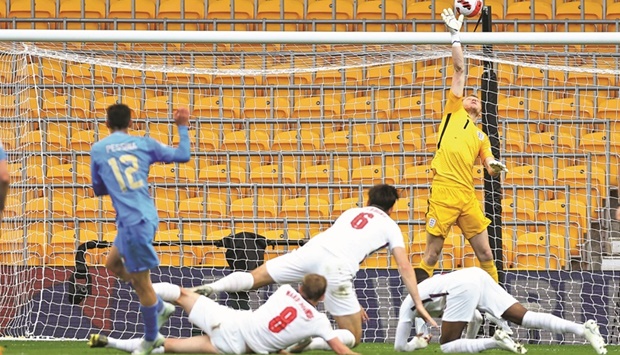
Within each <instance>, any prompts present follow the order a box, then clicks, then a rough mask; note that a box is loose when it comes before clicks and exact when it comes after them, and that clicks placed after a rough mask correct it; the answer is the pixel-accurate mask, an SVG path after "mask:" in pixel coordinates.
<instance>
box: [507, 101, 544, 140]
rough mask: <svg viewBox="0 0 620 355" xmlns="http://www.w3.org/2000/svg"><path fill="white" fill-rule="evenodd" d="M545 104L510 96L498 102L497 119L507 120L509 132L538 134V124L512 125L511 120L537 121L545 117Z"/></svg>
mask: <svg viewBox="0 0 620 355" xmlns="http://www.w3.org/2000/svg"><path fill="white" fill-rule="evenodd" d="M543 105H544V102H542V101H539V100H529V99H528V98H526V97H522V96H508V97H504V98H502V99H500V100H499V101H498V102H497V117H498V118H499V119H504V120H506V123H507V124H508V126H507V128H508V129H509V130H514V131H517V132H518V133H521V134H522V135H526V134H529V133H536V132H538V124H537V123H512V122H510V120H511V119H519V120H527V119H531V120H535V119H538V118H542V117H543V115H544V106H543Z"/></svg>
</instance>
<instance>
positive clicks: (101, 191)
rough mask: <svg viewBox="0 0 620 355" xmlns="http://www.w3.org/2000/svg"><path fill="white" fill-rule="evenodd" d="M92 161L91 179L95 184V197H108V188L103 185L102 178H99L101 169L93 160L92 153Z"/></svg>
mask: <svg viewBox="0 0 620 355" xmlns="http://www.w3.org/2000/svg"><path fill="white" fill-rule="evenodd" d="M90 160H91V164H90V179H91V181H92V183H93V191H94V192H95V196H104V195H108V188H107V187H106V186H105V184H104V183H103V180H102V179H101V176H99V167H98V165H97V162H96V161H95V160H94V159H92V151H91V159H90Z"/></svg>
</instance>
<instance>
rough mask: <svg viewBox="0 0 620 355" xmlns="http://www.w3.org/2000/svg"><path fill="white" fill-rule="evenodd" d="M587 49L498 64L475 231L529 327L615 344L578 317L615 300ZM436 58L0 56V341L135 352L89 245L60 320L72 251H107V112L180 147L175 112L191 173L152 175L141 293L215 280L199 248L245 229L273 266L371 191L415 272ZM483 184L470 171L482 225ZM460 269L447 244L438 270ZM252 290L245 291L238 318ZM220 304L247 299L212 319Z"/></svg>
mask: <svg viewBox="0 0 620 355" xmlns="http://www.w3.org/2000/svg"><path fill="white" fill-rule="evenodd" d="M604 49H605V48H604V47H599V50H598V51H597V53H594V54H590V55H585V54H584V55H581V54H580V55H568V52H566V50H567V48H565V47H562V48H559V47H555V48H542V47H531V48H530V47H524V46H520V47H502V48H496V51H495V52H494V54H493V56H492V57H491V59H490V61H491V62H492V63H493V67H494V70H495V72H496V75H497V81H498V85H499V89H498V91H497V97H498V104H497V116H498V118H499V125H498V130H499V133H500V151H501V156H502V160H503V161H505V162H506V164H507V166H508V169H509V170H510V172H509V173H507V174H505V176H504V177H503V191H502V199H501V210H494V211H501V212H494V211H487V213H501V218H502V220H503V225H502V236H501V240H502V243H501V244H502V250H503V260H504V269H505V270H507V271H508V272H507V274H506V280H507V285H509V286H508V289H509V291H511V293H513V294H515V295H516V296H518V298H519V299H520V300H521V301H523V302H525V303H527V304H528V305H530V306H531V307H534V308H535V307H539V308H540V309H541V310H543V311H548V312H555V313H556V314H558V315H561V316H565V317H566V318H570V317H573V318H574V319H575V320H577V321H582V320H583V319H582V317H588V318H590V317H596V318H597V319H599V320H600V321H603V320H604V323H605V324H606V323H609V324H611V323H612V316H611V313H609V318H605V317H607V316H608V313H607V311H606V310H604V309H602V308H598V307H595V306H594V303H593V302H592V301H590V303H587V299H589V297H591V296H592V295H598V296H597V297H602V298H603V300H604V302H605V304H607V302H608V301H609V299H611V298H614V299H615V298H617V293H618V291H617V287H613V285H611V284H610V283H609V282H610V281H609V280H608V278H609V277H611V276H613V275H612V274H607V273H600V272H599V273H597V271H598V270H601V268H604V266H605V258H606V256H607V255H608V254H609V253H610V249H609V247H608V243H607V242H608V241H609V236H610V231H611V225H610V223H609V222H608V221H609V216H610V210H611V208H612V207H615V206H612V202H611V201H612V199H611V196H612V195H614V194H615V187H616V186H617V184H618V181H617V175H618V167H619V165H618V159H617V154H618V146H619V145H620V137H618V136H617V133H615V132H616V129H615V122H616V118H617V117H618V111H619V110H620V99H619V98H618V95H617V94H618V90H617V86H616V84H617V77H618V74H619V70H618V62H617V58H616V57H615V56H614V55H613V54H611V53H606V51H605V50H604ZM611 49H614V48H610V50H611ZM581 53H582V52H581ZM450 56H451V54H450V51H449V48H448V47H444V46H419V45H418V46H413V45H409V46H405V45H391V46H375V45H364V46H361V45H360V46H357V45H340V46H326V45H291V44H286V45H273V44H262V45H249V44H230V45H221V44H166V45H163V44H161V45H159V44H137V43H135V44H128V43H114V44H111V43H110V44H107V43H86V44H82V45H77V44H73V43H62V44H51V43H37V44H21V43H3V44H1V45H0V66H1V70H0V75H1V76H2V80H0V82H1V84H0V91H1V93H0V94H1V96H0V104H1V105H2V106H1V109H0V112H1V125H2V126H1V131H0V139H1V141H2V142H3V144H4V146H5V148H6V149H7V150H8V156H9V167H10V171H11V177H12V187H11V192H10V195H9V198H8V202H7V205H8V207H7V211H6V212H5V218H4V222H3V224H2V242H1V243H0V247H1V249H0V264H1V266H0V268H1V270H2V272H1V273H0V277H1V278H2V282H0V287H1V288H2V292H0V307H1V308H2V309H3V312H2V313H1V314H2V315H0V334H2V335H5V336H53V337H61V338H84V337H86V335H87V334H88V333H90V332H92V331H93V329H107V330H111V331H113V332H114V333H112V334H111V335H115V336H118V337H132V336H137V335H139V334H141V329H140V328H136V326H135V325H134V324H136V323H139V317H138V311H137V299H136V297H135V295H134V294H133V293H131V292H130V290H129V287H128V286H126V285H123V284H120V283H118V282H117V281H116V279H115V278H113V277H112V276H110V275H108V273H107V271H105V268H104V267H103V264H104V263H105V259H106V254H107V252H108V248H107V247H106V246H107V244H105V243H101V244H99V247H97V248H91V249H88V250H87V251H86V263H87V265H89V266H90V273H91V274H93V280H92V284H93V290H92V291H91V296H89V297H87V298H86V300H85V301H84V303H83V304H81V305H80V307H74V306H72V305H70V304H68V302H67V292H68V287H69V284H70V283H72V282H73V281H71V280H70V276H71V273H72V270H73V266H74V265H75V255H76V250H77V248H78V246H79V245H80V244H82V243H84V242H86V241H91V240H94V241H99V242H112V241H113V239H114V237H115V231H116V229H115V227H114V211H113V209H112V205H111V202H110V200H109V199H107V198H97V197H94V195H93V192H92V189H91V188H90V170H89V162H90V156H89V149H90V145H91V144H92V143H93V142H95V141H97V140H100V139H101V138H103V137H105V136H107V135H108V134H109V132H108V129H107V128H106V126H105V110H106V108H107V107H108V106H109V105H110V104H113V103H117V102H122V103H125V104H127V105H129V106H130V107H131V108H132V110H133V117H134V119H133V123H132V127H131V130H130V134H132V135H139V136H145V135H146V136H150V137H152V138H155V139H157V140H159V141H161V142H163V143H166V144H169V145H175V144H177V139H178V135H177V132H176V127H175V126H174V124H173V123H172V120H171V116H172V113H173V111H174V110H175V109H176V108H178V107H188V108H189V109H190V112H191V120H190V121H191V127H190V139H191V145H192V148H191V149H192V159H191V160H190V162H189V163H187V164H172V165H155V166H153V167H152V169H151V173H150V178H149V183H150V188H151V193H152V195H153V197H154V199H155V204H156V206H157V209H158V212H159V217H160V224H159V231H158V233H157V235H156V238H155V243H156V250H157V251H158V253H159V257H160V260H161V264H162V266H161V267H160V268H159V269H158V270H156V271H155V276H154V278H155V280H164V281H171V282H173V283H177V284H181V285H184V286H192V285H198V284H200V283H202V282H204V281H210V280H214V279H217V278H219V277H221V276H222V275H223V274H225V273H227V272H228V271H229V269H228V264H227V262H226V259H225V254H224V253H225V249H224V248H221V247H218V246H217V245H216V242H217V241H218V240H221V239H222V238H223V237H225V236H227V235H230V234H234V233H239V232H242V231H252V232H256V233H258V234H261V235H263V236H265V237H266V238H267V239H268V240H271V241H275V242H276V243H275V244H277V245H275V246H270V247H268V248H267V249H266V252H265V259H270V258H273V257H276V256H277V255H281V254H282V253H285V252H288V251H290V250H292V249H294V248H296V247H297V246H296V245H297V241H303V240H308V239H309V238H311V237H312V236H314V235H316V234H317V233H318V232H320V231H322V230H325V229H326V228H327V227H329V226H330V225H331V223H332V221H333V220H335V219H336V218H337V217H338V216H339V215H340V213H342V211H344V210H346V209H348V208H351V207H354V206H361V205H362V204H363V203H364V201H365V198H366V196H365V193H366V191H367V190H368V189H369V188H370V187H371V186H372V185H374V184H376V183H380V182H384V183H390V184H395V185H397V186H398V188H399V189H400V193H401V200H400V201H399V202H398V204H397V205H396V206H395V209H394V213H393V215H392V216H393V217H394V218H395V219H396V220H397V221H398V223H399V225H400V227H401V230H402V232H403V238H404V240H405V241H406V245H407V246H408V248H409V253H410V256H411V259H412V262H413V263H414V264H417V263H418V262H419V261H420V259H421V257H422V255H423V252H424V244H425V240H426V238H425V236H424V215H425V212H426V208H427V202H426V200H427V198H428V194H429V189H428V188H429V184H430V182H431V179H432V174H433V173H432V170H431V169H430V162H431V159H432V156H433V153H434V151H435V149H436V144H437V138H438V135H437V133H438V132H437V129H438V126H439V123H440V120H441V115H442V109H443V105H444V103H445V98H446V95H447V93H448V90H449V86H450V83H451V75H452V73H453V69H452V66H451V60H450ZM484 60H489V58H488V57H486V56H484V55H483V54H482V49H481V48H479V47H476V46H469V47H467V50H466V64H467V66H466V67H467V79H466V92H467V93H472V94H478V95H480V94H481V80H480V78H481V76H482V73H483V71H484V66H483V62H484ZM487 95H488V93H487ZM483 174H484V169H483V168H482V165H481V162H477V164H476V166H475V167H474V176H475V184H476V186H477V189H476V192H477V196H478V198H479V200H480V203H481V208H484V190H483V184H484V175H483ZM491 217H497V216H491ZM472 265H477V261H476V258H475V256H474V253H473V250H472V249H471V247H470V246H469V244H468V243H466V242H465V240H464V238H463V236H462V234H461V232H460V230H459V229H458V228H457V227H456V226H455V227H453V229H452V231H451V233H450V235H449V236H447V238H446V241H445V245H444V249H443V253H442V256H441V258H440V263H439V268H441V269H446V270H449V269H456V268H461V267H467V266H472ZM541 275H542V276H541ZM358 276H359V277H358V280H357V281H356V286H357V287H358V290H359V293H358V295H359V297H360V301H361V302H362V304H363V305H364V306H365V308H366V309H367V312H368V314H369V315H370V316H371V320H372V321H371V323H370V324H368V325H367V326H366V328H365V333H364V339H365V341H385V339H388V340H390V339H393V332H394V330H395V325H396V321H397V312H396V311H395V310H396V309H397V307H398V306H399V305H400V303H398V302H397V303H395V304H392V303H390V302H389V301H387V300H389V299H390V297H392V298H394V299H398V298H399V297H400V295H402V292H403V289H402V286H401V284H400V278H399V277H398V273H397V272H396V270H395V264H394V262H393V261H392V260H391V258H390V257H389V254H388V253H387V252H386V251H379V252H378V253H377V254H374V255H372V256H370V257H369V258H368V259H367V260H366V261H365V262H364V263H363V264H362V266H361V270H360V274H358ZM76 282H77V281H76ZM542 284H545V285H546V286H545V285H542ZM576 285H578V286H576ZM545 287H546V288H545ZM571 287H572V288H571ZM577 287H580V289H579V290H577V289H576V288H577ZM541 290H553V292H555V293H554V294H553V295H551V294H550V295H545V294H543V293H544V292H543V291H541ZM269 292H270V289H266V290H262V291H259V292H253V293H251V294H250V298H249V302H250V304H251V305H254V306H255V305H257V304H259V303H260V302H261V299H263V298H264V297H266V295H267V294H268V293H269ZM545 292H547V291H545ZM549 292H551V291H549ZM553 292H552V293H553ZM614 292H615V293H614ZM533 294H534V295H536V297H538V298H536V297H533V296H532V295H533ZM557 295H560V296H557ZM234 297H242V296H240V295H229V296H228V298H227V300H229V301H230V300H232V299H233V298H234ZM558 297H559V298H558ZM534 298H536V301H532V299H534ZM541 300H544V302H543V301H541ZM556 300H561V302H559V301H558V302H556ZM545 302H547V303H549V304H547V303H545ZM554 302H555V303H554ZM584 302H585V304H586V305H585V306H584V305H583V304H584ZM551 303H553V304H551ZM610 304H611V303H610ZM588 305H590V306H588ZM4 310H7V312H4ZM85 316H86V317H87V318H90V319H88V320H85V318H84V317H85ZM132 320H134V321H132ZM183 322H184V321H183V320H182V318H181V317H180V316H179V317H173V321H172V322H171V323H170V325H167V326H166V328H165V329H166V330H165V332H167V334H170V335H172V336H181V335H184V336H187V335H188V333H187V332H188V329H191V327H189V326H188V324H187V323H183ZM610 329H611V328H610ZM606 331H607V330H604V332H606ZM521 336H523V337H526V338H530V339H534V340H536V339H538V340H540V341H557V340H563V341H568V342H573V341H581V340H580V339H573V338H570V339H569V338H568V337H566V338H562V339H559V338H556V337H553V336H551V335H549V334H543V335H541V334H538V333H537V334H530V333H523V334H521Z"/></svg>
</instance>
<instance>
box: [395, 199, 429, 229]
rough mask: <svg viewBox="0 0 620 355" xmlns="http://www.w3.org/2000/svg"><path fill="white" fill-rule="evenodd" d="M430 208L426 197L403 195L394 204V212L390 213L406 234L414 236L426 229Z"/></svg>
mask: <svg viewBox="0 0 620 355" xmlns="http://www.w3.org/2000/svg"><path fill="white" fill-rule="evenodd" d="M427 210H428V201H427V200H426V199H424V198H414V199H411V198H409V197H401V198H400V199H398V201H396V203H395V204H394V208H393V210H392V214H391V215H390V216H391V217H392V218H393V219H394V220H395V221H396V222H397V223H398V226H399V227H400V230H401V231H402V232H403V233H404V234H406V235H410V233H413V234H411V236H414V235H419V233H420V232H423V231H424V230H425V228H426V227H425V224H424V223H425V221H426V211H427ZM412 221H414V222H422V223H421V224H411V225H410V224H407V223H406V222H412Z"/></svg>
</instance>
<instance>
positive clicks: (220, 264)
mask: <svg viewBox="0 0 620 355" xmlns="http://www.w3.org/2000/svg"><path fill="white" fill-rule="evenodd" d="M201 250H202V257H201V258H200V260H199V261H198V262H197V265H196V266H202V267H213V268H227V267H228V263H227V262H226V256H225V254H224V253H225V249H224V248H220V247H217V246H211V245H207V246H204V247H202V248H201Z"/></svg>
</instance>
